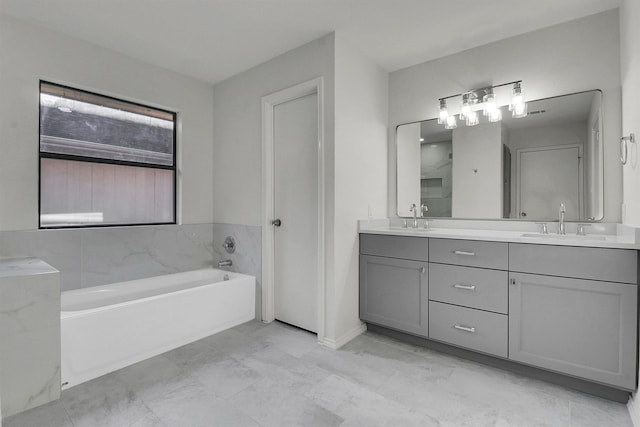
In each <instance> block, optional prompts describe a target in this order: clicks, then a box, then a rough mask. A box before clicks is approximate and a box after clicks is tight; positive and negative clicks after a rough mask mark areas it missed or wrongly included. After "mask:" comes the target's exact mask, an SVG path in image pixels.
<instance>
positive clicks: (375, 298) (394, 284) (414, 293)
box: [360, 255, 429, 336]
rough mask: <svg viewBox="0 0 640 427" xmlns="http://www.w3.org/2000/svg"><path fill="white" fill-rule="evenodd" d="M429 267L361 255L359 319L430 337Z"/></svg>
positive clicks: (424, 264) (423, 264)
mask: <svg viewBox="0 0 640 427" xmlns="http://www.w3.org/2000/svg"><path fill="white" fill-rule="evenodd" d="M427 269H428V264H427V263H426V262H420V261H409V260H404V259H396V258H386V257H378V256H371V255H360V319H362V320H363V321H366V322H370V323H375V324H378V325H381V326H387V327H389V328H394V329H399V330H402V331H405V332H409V333H412V334H417V335H421V336H427V335H428V333H429V325H428V321H429V315H428V307H429V301H428V295H427V292H428V274H427Z"/></svg>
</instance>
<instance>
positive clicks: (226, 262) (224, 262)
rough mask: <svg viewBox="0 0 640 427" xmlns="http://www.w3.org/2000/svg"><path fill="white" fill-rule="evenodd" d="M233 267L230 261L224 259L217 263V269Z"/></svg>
mask: <svg viewBox="0 0 640 427" xmlns="http://www.w3.org/2000/svg"><path fill="white" fill-rule="evenodd" d="M231 265H233V263H232V262H231V260H230V259H225V260H224V261H218V267H229V266H231Z"/></svg>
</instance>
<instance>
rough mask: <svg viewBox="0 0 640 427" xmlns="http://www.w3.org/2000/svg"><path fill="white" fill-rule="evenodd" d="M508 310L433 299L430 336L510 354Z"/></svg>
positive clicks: (430, 314) (466, 345)
mask: <svg viewBox="0 0 640 427" xmlns="http://www.w3.org/2000/svg"><path fill="white" fill-rule="evenodd" d="M508 323H509V322H508V320H507V316H506V315H504V314H496V313H490V312H488V311H482V310H475V309H472V308H466V307H459V306H456V305H449V304H442V303H439V302H434V301H429V338H433V339H436V340H439V341H443V342H446V343H449V344H453V345H457V346H460V347H466V348H469V349H472V350H477V351H481V352H483V353H488V354H493V355H496V356H500V357H507V335H508Z"/></svg>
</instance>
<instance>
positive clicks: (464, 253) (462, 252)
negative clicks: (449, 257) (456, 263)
mask: <svg viewBox="0 0 640 427" xmlns="http://www.w3.org/2000/svg"><path fill="white" fill-rule="evenodd" d="M453 253H454V254H456V255H466V256H476V253H475V252H468V251H453Z"/></svg>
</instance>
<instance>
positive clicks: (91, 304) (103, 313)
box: [60, 268, 255, 390]
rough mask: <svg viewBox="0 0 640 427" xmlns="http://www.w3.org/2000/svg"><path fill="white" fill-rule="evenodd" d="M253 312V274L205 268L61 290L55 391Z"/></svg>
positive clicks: (216, 329)
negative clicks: (58, 368)
mask: <svg viewBox="0 0 640 427" xmlns="http://www.w3.org/2000/svg"><path fill="white" fill-rule="evenodd" d="M254 317H255V277H253V276H246V275H244V274H239V273H231V272H226V271H222V270H216V269H212V268H207V269H202V270H194V271H188V272H185V273H177V274H169V275H165V276H158V277H151V278H147V279H139V280H131V281H128V282H121V283H115V284H111V285H105V286H97V287H92V288H86V289H77V290H72V291H65V292H62V295H61V312H60V320H61V340H62V342H61V344H62V345H61V370H62V372H61V374H62V389H63V390H64V389H67V388H69V387H73V386H74V385H77V384H80V383H83V382H85V381H89V380H91V379H93V378H97V377H99V376H101V375H104V374H107V373H109V372H112V371H115V370H117V369H120V368H123V367H125V366H128V365H131V364H133V363H137V362H140V361H141V360H144V359H147V358H149V357H152V356H156V355H158V354H160V353H163V352H165V351H168V350H171V349H173V348H176V347H180V346H182V345H184V344H188V343H190V342H193V341H196V340H199V339H201V338H204V337H207V336H209V335H211V334H215V333H216V332H220V331H223V330H225V329H228V328H231V327H233V326H236V325H239V324H241V323H244V322H247V321H249V320H252V319H253V318H254Z"/></svg>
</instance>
